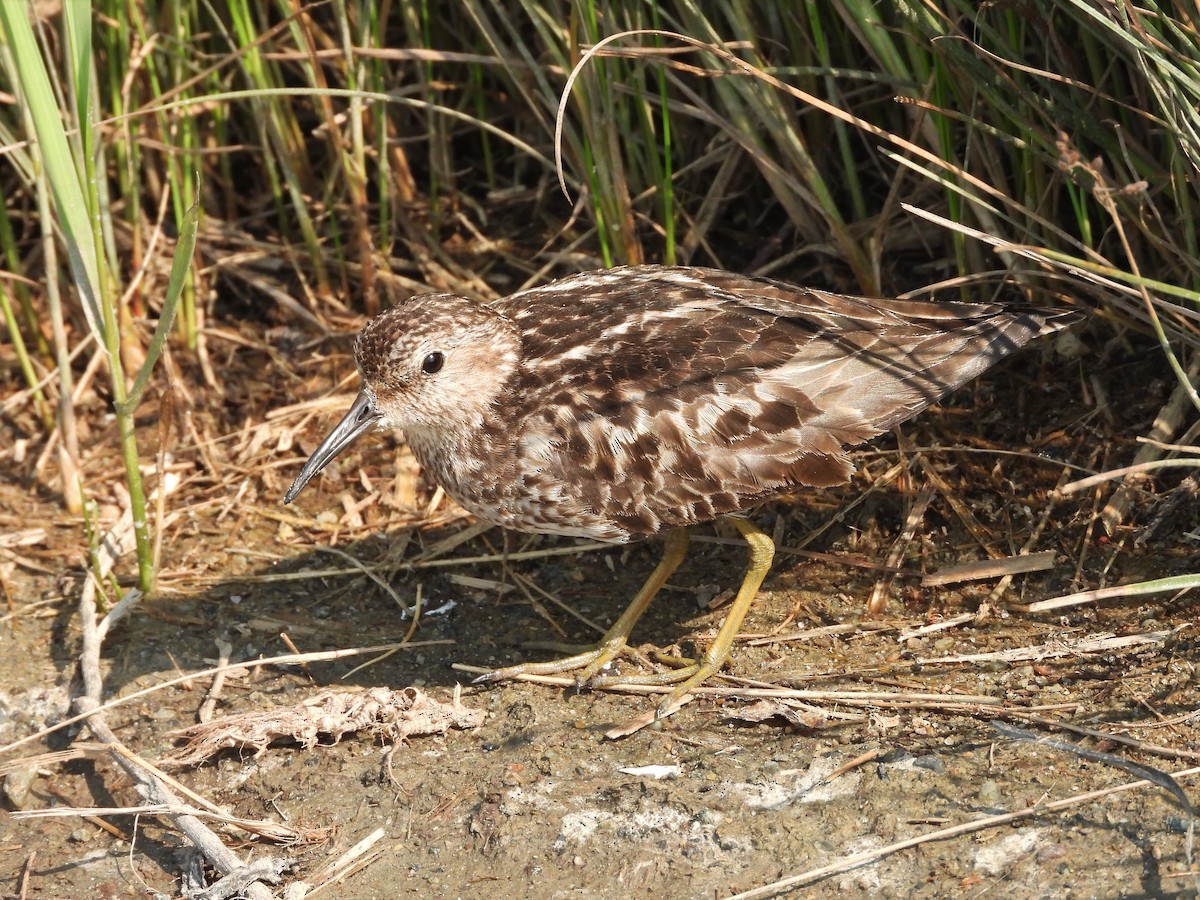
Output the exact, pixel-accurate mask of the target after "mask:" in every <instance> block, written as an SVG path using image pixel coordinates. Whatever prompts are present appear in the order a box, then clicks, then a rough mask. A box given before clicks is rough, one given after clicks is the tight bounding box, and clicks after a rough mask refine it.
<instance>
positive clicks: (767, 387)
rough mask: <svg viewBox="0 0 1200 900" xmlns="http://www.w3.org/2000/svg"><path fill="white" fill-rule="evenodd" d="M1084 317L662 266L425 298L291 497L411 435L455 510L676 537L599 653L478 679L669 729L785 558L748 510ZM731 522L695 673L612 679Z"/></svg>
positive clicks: (357, 347) (383, 329) (569, 530)
mask: <svg viewBox="0 0 1200 900" xmlns="http://www.w3.org/2000/svg"><path fill="white" fill-rule="evenodd" d="M1080 318H1081V316H1080V315H1079V314H1078V313H1075V312H1069V311H1061V310H1048V309H1035V308H1030V307H1011V306H1010V307H1005V306H999V305H994V304H972V303H935V302H919V301H909V300H883V299H868V298H864V297H853V296H847V295H843V294H833V293H828V292H825V291H819V290H813V289H809V288H802V287H797V286H794V285H791V284H786V283H784V282H781V281H775V280H772V279H767V278H754V277H749V276H745V275H736V274H732V273H729V272H723V271H718V270H714V269H703V268H683V267H675V266H653V265H645V266H626V267H622V268H616V269H608V270H601V271H596V272H586V273H583V274H579V275H574V276H571V277H568V278H564V279H562V280H560V281H556V282H553V283H551V284H547V285H544V286H541V287H535V288H531V289H528V290H523V291H519V292H517V293H515V294H512V295H510V296H508V297H504V298H502V299H500V300H496V301H495V302H493V303H489V304H480V303H476V302H473V301H471V300H468V299H466V298H464V297H459V296H456V295H453V294H426V295H423V296H418V297H414V298H413V299H411V300H408V301H406V302H404V303H402V304H401V305H399V306H397V307H395V308H393V309H389V310H387V311H386V312H384V313H382V314H380V315H379V316H377V317H376V318H374V319H372V320H371V321H370V322H368V323H367V325H366V326H365V327H364V328H363V330H362V332H361V333H360V334H359V335H358V338H357V340H356V341H355V344H354V356H355V360H356V361H357V363H358V370H359V373H360V375H361V376H362V389H361V391H360V392H359V394H358V398H357V399H356V400H355V401H354V404H353V405H352V406H351V407H350V411H349V412H348V413H346V415H345V417H344V418H343V419H342V420H341V421H340V422H339V423H338V424H337V425H336V426H335V427H334V428H333V431H331V432H330V434H329V436H328V437H327V438H325V440H324V441H323V442H322V443H321V445H320V446H319V447H317V449H316V450H315V451H314V452H313V454H312V457H311V458H310V459H309V460H308V462H307V463H306V464H305V465H304V468H303V469H302V470H301V471H300V474H299V475H298V476H297V477H296V480H295V482H294V483H293V484H292V486H291V488H290V489H289V490H288V492H287V495H286V496H285V498H284V502H285V503H290V502H291V501H292V500H293V499H295V497H296V495H297V494H299V492H300V491H301V490H302V489H303V487H304V486H305V485H306V484H307V483H308V482H309V480H310V479H311V478H312V477H313V476H314V475H316V474H317V473H318V472H320V471H321V469H323V468H324V467H325V466H326V465H328V463H329V462H330V460H332V459H333V458H334V457H335V456H336V455H337V454H338V453H339V452H341V451H342V450H343V449H345V448H346V447H347V446H348V445H349V444H350V443H351V442H352V441H354V440H355V439H356V438H357V437H358V436H359V435H361V434H363V433H364V432H367V431H370V430H372V429H376V430H388V429H401V430H403V431H404V433H405V435H406V437H407V440H408V444H409V447H410V448H411V449H412V452H413V454H414V455H415V456H416V458H417V460H418V461H419V462H420V463H421V465H422V466H424V467H425V469H426V470H427V471H428V472H429V473H430V474H431V475H432V476H433V477H434V478H435V479H436V480H437V482H438V483H439V484H441V485H442V487H444V488H445V490H446V492H447V493H449V494H450V496H451V497H453V498H454V499H455V500H456V501H457V502H458V503H459V504H460V505H461V506H463V507H464V508H465V509H467V510H469V511H470V512H472V513H474V514H475V515H477V516H479V517H480V518H482V519H485V520H487V521H489V522H494V523H496V524H497V525H501V526H503V527H504V528H511V529H513V530H516V531H529V532H540V533H544V534H561V535H571V536H577V537H585V538H592V539H594V540H599V541H610V542H612V543H615V544H621V543H626V542H629V541H636V540H641V539H643V538H647V537H651V536H653V535H657V534H664V535H665V538H666V545H665V552H664V554H663V558H662V561H661V562H660V563H659V564H658V566H657V567H656V568H655V569H654V571H653V572H652V573H651V575H650V577H649V578H648V579H647V580H646V583H645V584H644V585H643V586H642V588H641V590H639V591H638V592H637V594H636V595H635V597H634V598H633V601H632V602H631V603H630V605H629V607H628V609H626V610H625V612H624V613H623V614H622V615H621V616H620V617H619V618H618V619H617V620H616V622H615V623H614V624H613V625H612V627H611V628H610V629H609V630H608V632H607V633H606V634H605V635H604V636H603V637H602V638H601V639H600V640H599V641H598V642H597V643H596V644H594V645H591V646H589V647H588V648H587V649H585V650H584V651H583V652H580V653H577V654H575V655H572V656H568V657H567V658H565V659H559V660H555V661H551V662H536V663H523V664H521V665H515V666H510V667H508V668H504V669H499V670H497V671H495V672H492V673H489V674H488V675H485V676H482V677H481V679H479V680H483V681H497V680H501V679H505V678H512V677H514V676H518V675H523V674H553V673H561V672H568V671H574V672H576V673H577V680H578V683H579V684H580V685H588V686H593V687H595V686H603V685H605V684H612V683H614V682H620V683H624V684H629V683H638V684H655V685H664V684H675V685H676V686H675V688H674V690H673V691H672V692H671V693H670V694H668V696H667V697H666V699H665V700H663V701H662V703H661V704H660V706H659V707H658V711H659V713H660V714H662V713H664V712H666V711H667V710H668V709H669V708H671V707H672V706H673V704H674V703H675V702H676V701H678V700H679V699H681V698H682V697H683V695H685V694H686V693H687V692H688V691H690V690H691V689H692V688H693V687H695V686H696V685H698V684H700V683H701V682H703V681H704V680H705V679H706V678H708V677H709V676H710V675H712V674H713V673H714V672H716V671H717V670H718V669H719V668H720V667H721V666H722V665H723V664H724V662H725V661H726V660H727V658H728V656H729V652H730V647H731V646H732V643H733V639H734V637H735V636H736V634H737V632H738V630H739V629H740V628H741V624H742V620H743V618H744V617H745V615H746V612H747V610H748V609H749V607H750V604H751V601H752V600H753V598H754V596H755V594H756V593H757V592H758V589H759V587H760V585H761V584H762V581H763V579H764V577H765V576H766V574H767V570H768V569H769V567H770V565H771V560H772V556H773V555H774V550H775V547H774V544H773V542H772V540H771V538H770V537H768V536H767V535H766V534H765V533H764V532H762V531H761V530H760V529H759V528H758V527H756V526H755V525H754V524H753V523H752V522H751V521H750V520H749V519H748V518H746V517H744V515H742V513H743V512H744V511H745V510H748V509H750V508H752V507H754V506H755V505H757V504H759V503H761V502H763V501H764V500H767V499H770V498H771V497H774V496H777V495H779V494H784V493H789V492H793V491H795V490H797V489H798V488H802V487H824V486H827V485H835V484H841V483H843V482H845V481H848V480H849V478H850V476H851V474H852V473H853V466H852V464H851V462H850V459H849V457H848V455H847V452H846V449H847V448H848V447H852V446H854V445H856V444H861V443H862V442H864V441H867V440H869V439H870V438H872V437H875V436H876V435H878V434H880V433H881V432H884V431H886V430H888V429H890V428H893V427H895V426H896V425H899V424H900V423H901V422H904V421H905V420H907V419H909V418H911V417H912V416H914V415H916V414H917V413H919V412H920V411H921V410H923V409H924V408H925V407H926V406H928V405H929V404H931V403H933V402H935V401H937V400H938V399H939V398H940V397H942V396H943V395H944V394H946V393H947V392H949V391H951V390H953V389H954V388H956V387H958V386H959V385H961V384H963V383H964V382H966V381H968V380H969V379H971V378H974V377H975V376H976V375H978V374H980V373H981V372H983V371H984V370H985V369H987V368H988V367H989V366H991V365H992V364H993V363H995V362H997V361H998V360H1000V359H1002V358H1004V357H1005V356H1007V355H1008V354H1010V353H1012V352H1013V351H1014V350H1016V349H1017V348H1019V347H1021V346H1022V345H1023V344H1025V343H1026V342H1028V341H1030V340H1031V339H1033V338H1035V337H1038V336H1040V335H1045V334H1049V333H1051V332H1054V331H1058V330H1059V329H1061V328H1063V327H1065V326H1067V325H1069V324H1071V323H1073V322H1076V321H1078V320H1079V319H1080ZM722 516H727V517H729V518H730V520H731V521H732V523H733V525H734V526H735V527H736V528H737V529H738V531H740V532H741V534H742V535H743V537H744V538H745V539H746V541H747V543H748V544H749V546H750V564H749V566H748V568H747V570H746V574H745V576H744V578H743V580H742V584H741V587H740V589H739V590H738V593H737V596H736V598H735V599H734V601H733V603H732V604H731V605H730V608H729V613H728V614H727V616H726V618H725V621H724V623H723V624H722V625H721V628H720V630H719V632H718V634H717V637H716V639H715V640H714V641H713V642H712V644H711V645H710V646H709V647H708V649H707V650H706V651H705V652H704V653H703V654H702V655H701V656H700V657H699V658H697V659H695V660H694V661H692V662H691V664H690V665H688V666H686V667H684V668H682V669H676V670H671V671H667V672H662V673H656V674H650V675H626V676H605V677H601V676H599V675H598V673H599V672H600V670H601V669H602V668H603V667H604V666H605V665H606V664H607V663H608V662H610V661H611V660H612V659H614V658H615V657H616V656H618V655H619V654H620V653H621V652H622V650H623V649H624V647H625V646H626V642H627V641H628V639H629V635H630V631H631V630H632V628H633V626H634V624H635V623H636V622H637V620H638V619H639V618H640V617H641V615H642V613H643V612H644V611H645V609H646V607H647V606H648V604H649V603H650V601H651V600H652V599H653V598H654V595H655V594H656V593H658V591H659V589H660V588H661V587H662V586H663V584H664V583H665V582H666V580H667V579H668V578H669V577H670V576H671V574H672V573H673V572H674V571H675V570H676V569H677V568H678V567H679V565H680V563H681V562H682V561H683V559H684V556H685V554H686V552H687V546H688V536H687V531H686V529H687V527H688V526H690V525H695V524H697V523H700V522H707V521H710V520H712V519H716V518H718V517H722Z"/></svg>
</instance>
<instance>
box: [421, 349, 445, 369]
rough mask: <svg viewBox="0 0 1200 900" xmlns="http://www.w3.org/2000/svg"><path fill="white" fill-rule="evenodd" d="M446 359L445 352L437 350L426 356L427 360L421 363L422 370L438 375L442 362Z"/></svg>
mask: <svg viewBox="0 0 1200 900" xmlns="http://www.w3.org/2000/svg"><path fill="white" fill-rule="evenodd" d="M445 361H446V356H445V354H443V353H440V352H438V351H437V350H435V351H433V352H432V353H430V354H429V355H428V356H426V357H425V360H424V361H423V362H422V363H421V371H422V372H424V373H425V374H426V375H436V374H437V373H438V372H440V371H441V370H442V364H443V363H445Z"/></svg>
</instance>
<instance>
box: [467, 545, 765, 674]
mask: <svg viewBox="0 0 1200 900" xmlns="http://www.w3.org/2000/svg"><path fill="white" fill-rule="evenodd" d="M760 533H761V532H760ZM763 536H764V537H766V535H763ZM770 542H771V541H770V538H767V543H768V544H770ZM687 549H688V533H687V531H686V530H685V529H683V528H677V529H675V530H674V531H671V532H669V533H668V534H667V538H666V546H665V547H664V548H663V558H662V561H661V562H659V564H658V565H657V566H655V568H654V571H653V572H651V573H650V577H649V578H647V579H646V583H645V584H643V585H642V588H641V590H639V591H638V592H637V594H635V595H634V598H633V601H632V602H631V603H630V604H629V607H628V608H627V609H626V610H625V612H623V613H621V617H620V618H619V619H617V621H616V622H614V623H613V625H612V627H611V628H609V629H608V631H606V632H605V633H604V637H602V638H600V640H599V641H597V642H596V644H595V645H594V646H593V647H591V649H588V650H585V651H584V652H583V653H576V654H575V655H574V656H568V657H565V658H564V659H556V660H553V661H551V662H541V663H521V664H520V665H516V666H508V667H507V668H504V669H497V670H496V671H495V672H488V673H487V674H486V675H480V676H479V677H478V678H476V679H475V681H476V682H485V681H503V680H505V679H506V678H515V677H516V676H518V675H558V674H560V673H562V672H573V671H575V670H577V669H578V670H579V674H578V675H577V676H576V681H577V682H578V683H579V684H581V685H582V684H585V683H587V682H588V681H590V680H591V679H592V678H593V677H594V676H595V674H596V673H597V672H599V671H600V670H601V669H602V668H604V667H605V666H606V665H608V664H609V663H610V662H611V661H612V660H614V659H616V657H617V656H618V655H620V653H621V651H622V650H624V649H625V645H626V643H627V642H628V641H629V633H630V632H631V631H633V626H634V625H636V624H637V621H638V619H640V618H641V617H642V613H644V612H645V611H646V607H648V606H649V605H650V601H651V600H653V599H654V595H655V594H657V593H658V592H659V590H661V589H662V586H663V585H664V584H666V581H667V579H668V578H670V577H671V575H672V574H674V572H675V570H676V569H678V568H679V564H680V563H682V562H683V558H684V557H685V556H686V555H687ZM767 563H768V565H769V564H770V559H769V558H768V561H767ZM759 581H762V579H761V578H760V579H759ZM752 593H753V592H752ZM738 621H739V622H741V619H739V620H738ZM735 631H736V629H735ZM732 640H733V638H732V637H730V641H732ZM726 652H728V650H727V651H726Z"/></svg>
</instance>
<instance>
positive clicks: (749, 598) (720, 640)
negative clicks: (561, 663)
mask: <svg viewBox="0 0 1200 900" xmlns="http://www.w3.org/2000/svg"><path fill="white" fill-rule="evenodd" d="M730 521H732V522H733V524H734V525H735V526H736V527H737V530H738V531H740V532H741V533H742V537H744V538H745V539H746V543H747V544H749V545H750V564H749V565H748V566H747V567H746V575H745V577H744V578H743V579H742V586H741V587H740V588H739V589H738V592H737V596H736V597H735V598H734V599H733V603H732V604H730V607H729V614H728V615H727V616H725V621H724V622H722V623H721V629H720V631H718V632H717V637H716V640H714V641H713V642H712V644H711V645H710V646H709V648H708V650H707V651H705V653H704V655H703V656H701V657H700V658H699V659H698V660H696V661H695V662H693V663H692V664H691V665H690V666H685V667H684V668H682V669H678V670H676V671H674V672H662V673H660V674H656V675H631V676H624V677H621V676H614V677H611V678H594V679H592V681H591V682H590V684H591V686H592V687H604V686H606V685H615V684H675V683H676V682H680V684H678V685H677V686H676V688H675V690H673V691H671V693H669V694H668V695H667V697H666V699H665V700H663V701H662V703H660V704H659V705H658V709H657V710H656V712H655V714H656V715H657V716H662V715H664V714H665V713H666V711H667V710H668V709H669V708H670V707H671V706H672V705H673V704H675V703H676V702H677V701H678V700H680V699H681V698H682V697H683V696H684V695H685V694H687V693H688V692H689V691H690V690H691V689H692V688H694V687H698V686H699V685H701V684H702V683H703V682H704V681H705V680H707V679H708V677H709V676H710V675H712V674H713V673H715V672H716V671H717V670H718V669H720V668H721V666H723V665H724V664H725V661H726V660H727V659H729V651H730V649H731V648H732V647H733V639H734V638H735V637H737V634H738V632H739V631H741V630H742V622H743V620H745V618H746V613H747V612H748V611H749V610H750V604H751V602H753V600H754V597H755V595H757V594H758V589H759V588H760V587H761V586H762V583H763V579H764V578H766V577H767V572H768V571H769V570H770V568H771V561H772V560H773V559H774V558H775V542H774V541H772V540H771V538H770V537H769V536H768V535H767V534H766V533H764V532H763V531H762V530H761V529H760V528H758V526H756V525H755V524H754V523H752V522H750V521H749V520H748V519H738V518H731V519H730Z"/></svg>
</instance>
